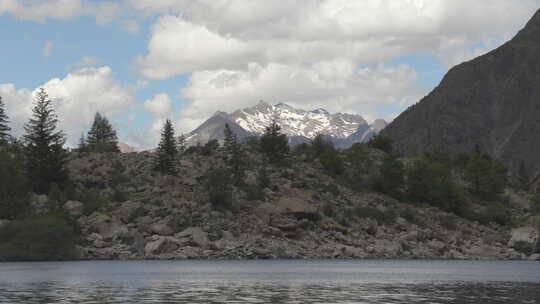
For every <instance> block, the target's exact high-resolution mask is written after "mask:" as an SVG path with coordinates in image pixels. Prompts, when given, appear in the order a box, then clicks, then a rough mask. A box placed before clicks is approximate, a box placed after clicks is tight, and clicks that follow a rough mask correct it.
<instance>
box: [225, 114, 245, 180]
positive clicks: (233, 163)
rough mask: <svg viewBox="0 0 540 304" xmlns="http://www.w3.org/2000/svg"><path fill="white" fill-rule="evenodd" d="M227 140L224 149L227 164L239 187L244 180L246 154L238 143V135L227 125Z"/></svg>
mask: <svg viewBox="0 0 540 304" xmlns="http://www.w3.org/2000/svg"><path fill="white" fill-rule="evenodd" d="M224 133H225V140H224V144H223V147H224V149H225V155H226V159H225V161H226V163H227V166H228V167H229V170H230V171H231V174H232V177H233V179H234V183H235V184H236V185H239V184H241V183H242V182H243V179H244V161H245V159H244V153H243V151H242V146H241V145H240V144H239V143H238V138H237V136H236V134H235V133H234V132H233V131H232V130H231V128H230V127H229V124H225V130H224Z"/></svg>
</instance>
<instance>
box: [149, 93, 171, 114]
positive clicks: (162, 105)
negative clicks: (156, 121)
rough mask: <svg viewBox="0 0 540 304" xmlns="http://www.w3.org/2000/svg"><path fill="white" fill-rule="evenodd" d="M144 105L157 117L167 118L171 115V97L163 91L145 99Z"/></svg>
mask: <svg viewBox="0 0 540 304" xmlns="http://www.w3.org/2000/svg"><path fill="white" fill-rule="evenodd" d="M144 107H145V108H146V110H148V111H149V112H150V113H152V115H153V116H154V117H157V118H168V117H170V115H171V99H170V98H169V95H167V94H165V93H161V94H157V95H156V96H154V98H152V99H150V100H147V101H145V102H144Z"/></svg>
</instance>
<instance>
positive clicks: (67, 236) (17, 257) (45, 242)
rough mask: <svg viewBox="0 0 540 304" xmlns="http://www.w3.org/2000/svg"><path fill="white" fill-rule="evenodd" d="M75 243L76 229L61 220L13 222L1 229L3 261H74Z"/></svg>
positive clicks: (46, 219)
mask: <svg viewBox="0 0 540 304" xmlns="http://www.w3.org/2000/svg"><path fill="white" fill-rule="evenodd" d="M76 242H77V232H76V228H75V227H73V226H72V225H70V224H69V223H68V222H66V221H65V220H64V219H62V218H59V217H42V218H33V219H25V220H18V221H13V222H10V223H8V224H7V225H4V226H2V227H0V261H2V260H4V261H12V260H14V261H21V260H22V261H43V260H47V261H48V260H67V259H72V258H75V257H76V252H75V244H76Z"/></svg>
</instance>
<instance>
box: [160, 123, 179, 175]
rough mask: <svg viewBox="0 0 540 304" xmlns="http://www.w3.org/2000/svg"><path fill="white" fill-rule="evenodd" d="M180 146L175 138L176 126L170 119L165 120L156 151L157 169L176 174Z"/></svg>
mask: <svg viewBox="0 0 540 304" xmlns="http://www.w3.org/2000/svg"><path fill="white" fill-rule="evenodd" d="M177 157H178V147H177V145H176V141H175V138H174V128H173V125H172V123H171V121H170V120H169V119H167V120H166V121H165V124H164V125H163V129H162V131H161V140H160V142H159V145H158V148H157V151H156V165H155V170H157V171H159V172H161V173H164V174H171V175H175V174H176V173H177V171H176V160H177Z"/></svg>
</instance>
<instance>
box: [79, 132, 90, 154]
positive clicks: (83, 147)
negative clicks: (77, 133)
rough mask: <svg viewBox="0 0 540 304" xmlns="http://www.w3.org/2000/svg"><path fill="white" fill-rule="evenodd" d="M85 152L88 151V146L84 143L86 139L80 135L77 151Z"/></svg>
mask: <svg viewBox="0 0 540 304" xmlns="http://www.w3.org/2000/svg"><path fill="white" fill-rule="evenodd" d="M87 150H88V144H87V143H86V137H84V134H81V138H80V139H79V146H78V151H79V152H86V151H87Z"/></svg>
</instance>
